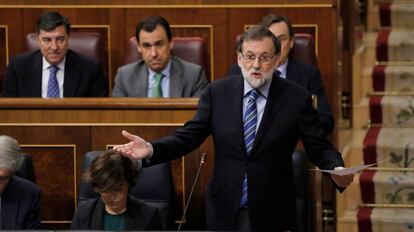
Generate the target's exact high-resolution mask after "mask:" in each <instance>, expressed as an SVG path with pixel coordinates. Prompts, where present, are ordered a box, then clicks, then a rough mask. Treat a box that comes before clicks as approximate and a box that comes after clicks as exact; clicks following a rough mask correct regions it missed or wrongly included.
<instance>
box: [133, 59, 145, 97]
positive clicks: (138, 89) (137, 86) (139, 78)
mask: <svg viewBox="0 0 414 232" xmlns="http://www.w3.org/2000/svg"><path fill="white" fill-rule="evenodd" d="M139 67H141V68H139ZM135 72H136V77H132V78H134V80H135V82H134V84H133V85H132V86H130V87H129V88H132V90H131V93H136V94H134V95H133V96H137V97H147V96H148V76H149V72H148V66H147V65H146V64H145V62H144V60H141V61H140V62H139V63H138V66H137V69H136V71H135Z"/></svg>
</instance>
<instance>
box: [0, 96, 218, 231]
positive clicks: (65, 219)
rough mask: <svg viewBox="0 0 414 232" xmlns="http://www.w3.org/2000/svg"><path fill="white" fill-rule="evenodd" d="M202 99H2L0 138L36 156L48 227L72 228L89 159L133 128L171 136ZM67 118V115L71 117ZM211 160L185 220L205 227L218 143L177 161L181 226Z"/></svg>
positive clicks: (153, 136) (148, 134)
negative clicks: (205, 159)
mask: <svg viewBox="0 0 414 232" xmlns="http://www.w3.org/2000/svg"><path fill="white" fill-rule="evenodd" d="M196 108H197V99H134V98H125V99H122V98H116V99H115V98H114V99H112V98H111V99H103V98H97V99H94V98H90V99H49V100H46V99H6V98H4V99H0V115H1V118H0V134H7V135H10V136H12V137H14V138H16V139H17V140H18V141H19V142H20V144H21V145H22V147H23V151H24V152H26V153H29V154H31V155H33V159H34V165H35V175H36V179H37V184H38V185H39V186H40V188H41V189H42V212H43V220H42V221H43V228H45V229H56V228H60V229H64V228H68V226H69V223H70V221H71V220H72V216H73V213H74V210H75V206H76V199H77V186H78V184H79V180H80V176H81V171H82V170H81V168H82V162H83V155H84V154H85V153H86V152H88V151H91V150H105V149H107V148H108V147H112V146H113V145H114V144H122V143H125V142H126V139H125V138H124V137H122V135H121V131H122V130H128V131H130V132H132V133H135V134H138V135H140V136H142V137H143V138H145V139H148V140H153V139H158V138H160V137H162V136H165V135H167V134H169V133H170V132H172V131H173V130H175V129H176V128H178V127H180V126H182V125H183V123H184V122H185V121H187V120H188V119H190V118H191V117H193V115H194V112H195V110H196ZM65 115H66V116H65ZM204 152H205V153H207V154H208V155H209V157H210V158H209V161H208V163H207V165H206V167H205V170H204V171H203V172H202V175H201V177H200V180H199V184H198V185H197V188H196V190H195V193H194V198H193V199H192V203H191V206H190V208H189V209H188V216H187V218H186V221H185V225H186V227H187V228H193V229H196V228H198V229H202V228H203V227H204V212H203V211H202V210H201V211H200V209H203V208H204V193H205V188H206V186H207V181H208V179H209V175H210V173H211V170H212V167H211V165H212V163H213V162H210V160H213V159H214V158H213V157H214V150H213V145H212V140H211V139H208V140H207V141H205V142H204V144H203V145H202V146H201V147H200V148H198V149H196V150H195V151H193V152H191V153H190V154H188V155H187V156H185V157H184V158H179V159H177V160H174V161H172V162H171V167H172V171H173V179H174V186H175V195H176V207H175V214H174V219H175V220H176V221H177V222H178V221H179V220H180V219H181V215H182V213H183V209H184V203H185V202H186V201H187V199H188V195H189V193H190V189H191V185H192V183H193V181H194V180H193V178H194V176H195V174H196V171H197V167H198V164H199V162H200V157H201V154H202V153H204Z"/></svg>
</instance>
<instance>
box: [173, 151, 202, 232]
mask: <svg viewBox="0 0 414 232" xmlns="http://www.w3.org/2000/svg"><path fill="white" fill-rule="evenodd" d="M205 162H206V153H205V152H204V153H203V154H202V155H201V160H200V166H199V167H198V170H197V174H196V176H195V178H194V182H193V186H192V187H191V191H190V195H188V199H187V202H186V203H185V207H184V212H183V215H182V216H181V220H180V225H179V226H178V230H177V231H180V230H181V226H182V225H183V222H184V218H185V214H186V213H187V209H188V205H189V204H190V200H191V196H192V195H193V191H194V188H195V185H196V184H197V180H198V176H199V175H200V171H201V168H202V167H203V166H204V163H205Z"/></svg>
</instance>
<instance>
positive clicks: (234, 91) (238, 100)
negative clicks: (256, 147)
mask: <svg viewBox="0 0 414 232" xmlns="http://www.w3.org/2000/svg"><path fill="white" fill-rule="evenodd" d="M243 90H244V78H243V76H242V75H241V74H240V75H239V77H238V78H236V81H235V83H234V85H233V86H232V88H229V89H228V91H227V92H226V98H225V99H227V101H226V102H227V103H226V106H225V107H226V108H227V109H228V110H227V111H226V112H229V113H230V114H232V115H231V117H230V118H232V119H233V120H234V121H232V122H229V123H230V124H229V125H234V129H235V130H237V138H236V139H237V140H238V141H239V143H240V144H243V146H244V131H243V130H244V129H243ZM244 151H246V150H245V149H244ZM243 157H247V154H244V155H243Z"/></svg>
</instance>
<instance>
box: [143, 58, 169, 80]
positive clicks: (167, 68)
mask: <svg viewBox="0 0 414 232" xmlns="http://www.w3.org/2000/svg"><path fill="white" fill-rule="evenodd" d="M170 70H171V59H170V60H169V61H168V63H167V67H165V69H163V70H162V71H161V73H162V74H164V77H168V76H170ZM148 73H149V76H150V77H154V75H155V74H156V73H157V72H154V71H153V70H152V69H150V68H149V67H148Z"/></svg>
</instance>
